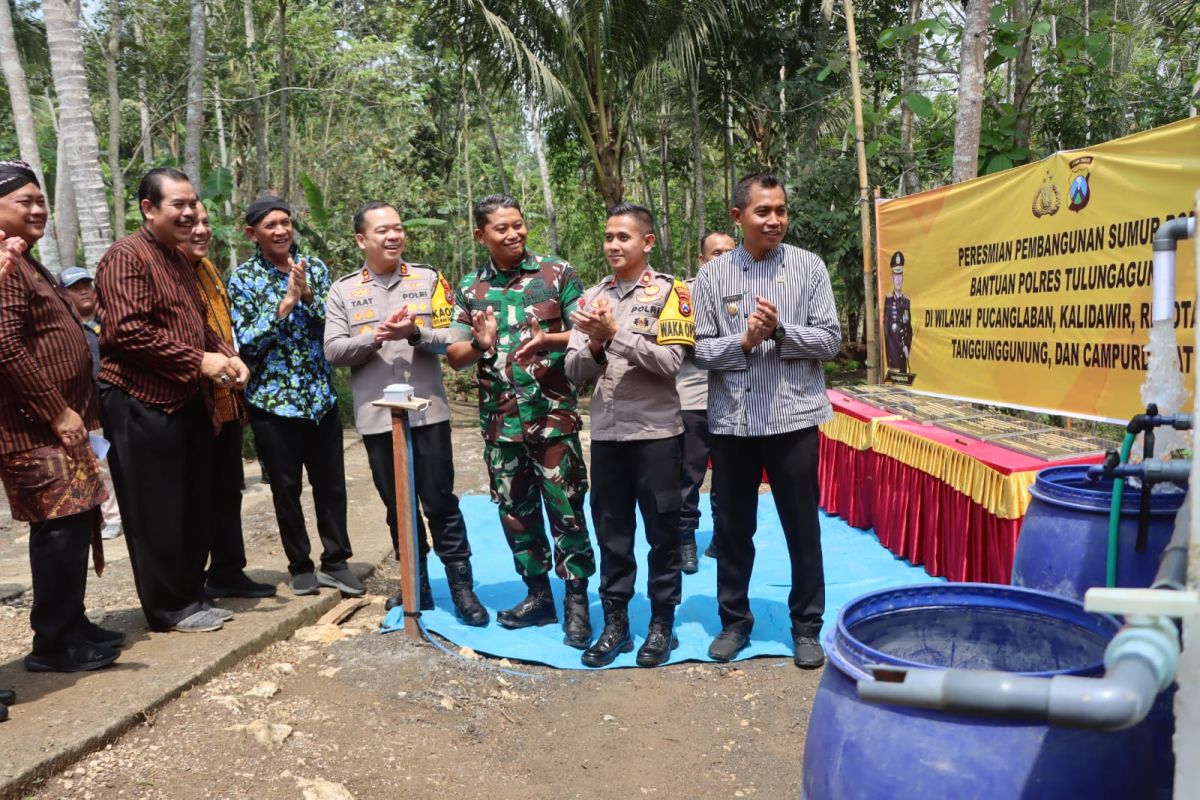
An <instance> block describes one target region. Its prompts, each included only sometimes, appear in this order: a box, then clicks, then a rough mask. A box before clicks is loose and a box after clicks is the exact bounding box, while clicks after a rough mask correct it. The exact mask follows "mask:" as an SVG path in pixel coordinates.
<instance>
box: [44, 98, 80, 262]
mask: <svg viewBox="0 0 1200 800" xmlns="http://www.w3.org/2000/svg"><path fill="white" fill-rule="evenodd" d="M46 108H47V109H48V110H49V112H50V127H51V129H53V131H54V139H55V141H56V142H57V143H58V144H57V148H58V149H57V150H56V151H55V156H54V164H55V167H54V210H55V212H56V213H57V214H58V217H57V227H56V232H57V233H58V255H59V259H60V263H61V264H62V266H64V267H69V266H73V265H75V264H78V263H79V262H78V261H77V260H76V255H75V250H76V248H77V246H78V244H79V212H78V211H77V210H76V208H75V190H74V189H73V188H72V186H71V160H70V159H69V158H68V157H67V140H66V139H64V138H63V136H62V132H61V131H60V130H59V127H58V112H56V111H55V110H54V100H53V99H52V98H51V97H50V89H49V87H47V88H46Z"/></svg>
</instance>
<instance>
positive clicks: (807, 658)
mask: <svg viewBox="0 0 1200 800" xmlns="http://www.w3.org/2000/svg"><path fill="white" fill-rule="evenodd" d="M793 643H794V644H795V646H796V655H795V656H794V657H793V658H792V661H793V662H795V664H796V666H797V667H800V669H816V668H817V667H820V666H821V665H823V664H824V663H825V650H824V648H822V647H821V642H820V641H818V640H817V637H816V636H802V635H799V634H797V635H795V636H794V637H793Z"/></svg>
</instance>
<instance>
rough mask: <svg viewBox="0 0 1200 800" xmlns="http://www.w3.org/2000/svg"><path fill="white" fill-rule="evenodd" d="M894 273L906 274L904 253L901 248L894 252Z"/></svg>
mask: <svg viewBox="0 0 1200 800" xmlns="http://www.w3.org/2000/svg"><path fill="white" fill-rule="evenodd" d="M892 274H893V275H903V274H904V253H901V252H900V251H899V250H897V251H896V252H894V253H892Z"/></svg>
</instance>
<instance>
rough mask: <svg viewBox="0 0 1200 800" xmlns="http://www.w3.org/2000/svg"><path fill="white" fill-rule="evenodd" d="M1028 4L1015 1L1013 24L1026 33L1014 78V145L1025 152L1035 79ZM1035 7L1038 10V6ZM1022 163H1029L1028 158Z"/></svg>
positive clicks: (1020, 0) (1023, 1)
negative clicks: (1031, 94)
mask: <svg viewBox="0 0 1200 800" xmlns="http://www.w3.org/2000/svg"><path fill="white" fill-rule="evenodd" d="M1026 2H1027V0H1013V5H1012V16H1013V22H1015V23H1017V24H1018V25H1020V26H1021V27H1022V28H1023V29H1024V32H1025V33H1024V35H1023V36H1022V37H1021V49H1020V54H1019V55H1018V56H1017V63H1016V66H1015V69H1014V72H1015V74H1014V76H1013V108H1014V109H1016V112H1017V119H1016V122H1014V123H1013V144H1014V145H1015V146H1017V147H1019V148H1021V149H1023V150H1028V149H1029V126H1030V119H1029V109H1028V108H1026V104H1027V103H1028V102H1029V95H1030V92H1031V91H1032V89H1033V79H1034V72H1033V34H1032V33H1031V32H1030V30H1029V22H1030V16H1031V15H1030V13H1029V6H1028V5H1026ZM1034 7H1035V9H1036V7H1037V6H1036V4H1035V6H1034ZM1022 161H1028V157H1026V158H1024V159H1022Z"/></svg>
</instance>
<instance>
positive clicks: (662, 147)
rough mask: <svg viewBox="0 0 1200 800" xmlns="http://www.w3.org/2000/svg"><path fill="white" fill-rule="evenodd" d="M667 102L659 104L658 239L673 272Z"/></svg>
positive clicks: (665, 265)
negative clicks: (659, 221) (659, 228)
mask: <svg viewBox="0 0 1200 800" xmlns="http://www.w3.org/2000/svg"><path fill="white" fill-rule="evenodd" d="M667 111H668V109H667V104H666V101H663V102H662V103H661V104H660V105H659V109H658V113H659V121H658V159H659V165H658V166H659V169H658V189H659V197H658V202H659V208H660V213H661V214H662V234H661V235H660V237H659V240H658V247H659V249H660V250H662V254H663V267H664V268H665V271H666V272H672V271H673V268H674V266H675V262H674V258H673V255H674V254H673V253H672V251H673V250H674V248H673V247H672V246H671V245H673V244H674V241H673V240H674V237H673V236H672V235H671V187H670V182H669V180H668V178H669V176H668V172H669V171H670V168H669V166H668V161H669V160H670V155H671V154H670V147H669V143H668V141H667V131H668V126H667Z"/></svg>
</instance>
